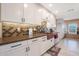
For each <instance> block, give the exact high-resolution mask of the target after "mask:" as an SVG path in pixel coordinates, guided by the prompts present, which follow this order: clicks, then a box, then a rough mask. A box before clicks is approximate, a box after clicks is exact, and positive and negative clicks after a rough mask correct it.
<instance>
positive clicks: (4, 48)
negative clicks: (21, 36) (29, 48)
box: [0, 41, 27, 52]
mask: <svg viewBox="0 0 79 59" xmlns="http://www.w3.org/2000/svg"><path fill="white" fill-rule="evenodd" d="M26 45H27V41H21V42H16V43H11V44H7V45H2V46H0V52H4V51H8V50H12V49H16V48H19V47H22V46H26Z"/></svg>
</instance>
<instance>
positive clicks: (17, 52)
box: [5, 47, 27, 56]
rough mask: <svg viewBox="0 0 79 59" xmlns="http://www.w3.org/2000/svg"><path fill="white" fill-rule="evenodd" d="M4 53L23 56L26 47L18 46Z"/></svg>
mask: <svg viewBox="0 0 79 59" xmlns="http://www.w3.org/2000/svg"><path fill="white" fill-rule="evenodd" d="M5 55H7V56H25V55H27V53H26V47H20V48H17V49H13V50H10V51H7V52H6V53H5Z"/></svg>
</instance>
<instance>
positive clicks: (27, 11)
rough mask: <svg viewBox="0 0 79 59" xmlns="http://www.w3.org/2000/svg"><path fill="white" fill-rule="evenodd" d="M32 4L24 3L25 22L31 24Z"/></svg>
mask: <svg viewBox="0 0 79 59" xmlns="http://www.w3.org/2000/svg"><path fill="white" fill-rule="evenodd" d="M33 9H34V7H33V4H24V18H25V23H30V24H33V22H35V21H34V20H33V16H34V15H33Z"/></svg>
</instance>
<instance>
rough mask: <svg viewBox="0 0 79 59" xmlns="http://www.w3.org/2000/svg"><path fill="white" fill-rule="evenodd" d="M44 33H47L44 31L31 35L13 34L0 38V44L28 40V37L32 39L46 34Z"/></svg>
mask: <svg viewBox="0 0 79 59" xmlns="http://www.w3.org/2000/svg"><path fill="white" fill-rule="evenodd" d="M46 35H47V34H45V33H37V34H33V35H32V36H29V35H24V36H22V35H20V36H13V37H5V38H3V39H1V38H0V45H5V44H10V43H14V42H18V41H24V40H29V39H33V38H37V37H41V36H46Z"/></svg>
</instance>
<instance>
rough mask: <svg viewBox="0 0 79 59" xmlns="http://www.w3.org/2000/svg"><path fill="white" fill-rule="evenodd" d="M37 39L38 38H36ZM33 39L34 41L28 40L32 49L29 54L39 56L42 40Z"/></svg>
mask: <svg viewBox="0 0 79 59" xmlns="http://www.w3.org/2000/svg"><path fill="white" fill-rule="evenodd" d="M36 40H37V39H36ZM36 40H33V41H32V43H30V42H28V44H29V43H30V44H29V45H28V46H29V48H30V50H29V51H28V56H39V55H40V42H38V41H37V42H36Z"/></svg>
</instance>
